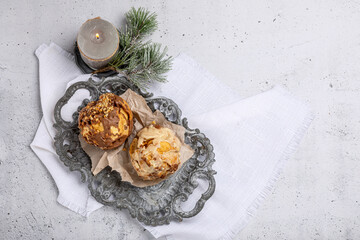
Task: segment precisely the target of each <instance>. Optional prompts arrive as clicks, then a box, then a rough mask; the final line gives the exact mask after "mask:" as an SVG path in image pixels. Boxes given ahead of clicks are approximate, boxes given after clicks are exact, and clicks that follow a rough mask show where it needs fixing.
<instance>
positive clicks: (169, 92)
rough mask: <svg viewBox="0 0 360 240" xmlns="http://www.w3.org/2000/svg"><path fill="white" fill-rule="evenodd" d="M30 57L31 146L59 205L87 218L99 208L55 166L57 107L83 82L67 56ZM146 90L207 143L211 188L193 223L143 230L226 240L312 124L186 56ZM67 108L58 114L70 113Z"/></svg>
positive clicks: (293, 108)
mask: <svg viewBox="0 0 360 240" xmlns="http://www.w3.org/2000/svg"><path fill="white" fill-rule="evenodd" d="M36 55H37V56H38V58H39V62H40V92H41V104H42V109H43V114H44V116H43V119H42V121H41V123H40V126H39V129H38V132H37V134H36V136H35V139H34V141H33V143H32V144H31V147H32V149H33V150H34V152H35V153H36V154H37V155H38V157H39V158H40V160H41V161H42V162H43V163H44V165H45V166H46V168H47V169H48V170H49V172H50V174H51V175H52V176H53V178H54V180H55V183H56V185H57V187H58V189H59V197H58V202H59V203H61V204H62V205H64V206H66V207H68V208H69V209H71V210H73V211H75V212H78V213H80V214H82V215H84V216H87V215H88V214H90V213H91V212H92V211H94V210H96V209H98V208H100V207H101V206H102V205H101V204H99V203H97V202H96V201H95V200H94V199H93V198H92V197H91V196H90V194H89V191H88V189H87V186H86V184H84V183H81V182H80V175H79V174H78V173H76V172H70V171H69V170H68V169H67V168H66V167H65V166H64V165H63V164H62V163H61V162H60V161H59V159H58V156H57V155H56V153H55V150H54V146H53V137H54V134H55V129H54V128H53V127H52V125H53V123H54V119H53V109H54V106H55V103H56V102H57V100H58V99H59V98H60V97H61V96H62V95H63V94H64V91H65V89H66V87H68V86H70V85H71V84H73V83H75V82H77V81H86V80H87V79H88V78H89V75H80V74H81V72H80V70H79V69H78V68H77V67H76V65H75V63H74V60H73V57H72V55H70V54H69V53H66V52H65V51H63V50H62V49H61V48H60V47H58V46H57V45H55V44H50V46H46V45H41V46H40V47H39V48H38V50H37V51H36ZM76 77H77V78H76ZM150 91H151V92H153V93H154V95H155V96H164V97H168V98H171V99H172V100H174V101H175V102H176V103H177V104H178V105H179V107H180V108H181V110H182V112H183V117H187V118H188V121H189V126H190V127H191V128H199V129H200V130H201V132H203V133H205V134H206V136H207V137H208V138H209V139H210V141H211V143H212V145H213V146H214V152H215V156H216V157H215V159H216V162H215V164H214V166H213V168H214V170H216V171H217V174H216V175H215V179H216V184H217V185H216V191H215V193H214V195H213V196H212V197H211V198H210V200H208V201H207V202H206V204H205V206H204V208H203V210H202V211H201V212H200V213H199V214H198V215H197V216H195V217H193V218H190V219H184V220H183V222H181V223H176V222H172V223H171V224H170V225H166V226H158V227H148V226H144V227H145V228H146V229H148V230H149V231H150V232H151V233H152V234H153V235H154V236H155V237H166V238H167V239H231V238H232V237H234V235H235V234H237V233H238V232H239V231H240V230H241V229H242V228H243V227H244V226H245V224H246V223H247V222H248V220H249V219H250V217H251V216H252V215H253V213H254V211H255V210H256V209H257V208H258V206H259V204H260V203H261V201H262V200H263V199H264V198H265V197H266V196H267V194H268V193H269V191H270V190H271V188H272V186H273V184H274V183H275V182H276V179H277V178H278V176H279V174H280V172H281V169H282V166H283V164H284V162H285V160H287V159H288V158H289V157H290V156H291V154H292V153H293V152H294V151H295V150H296V149H297V145H298V144H299V142H300V140H301V138H302V137H303V135H304V134H305V132H306V130H307V128H308V127H309V125H310V123H311V120H312V114H311V112H310V110H309V108H308V107H307V106H306V105H305V104H304V103H303V102H302V101H299V100H297V99H296V98H295V97H293V96H291V95H290V94H289V93H288V92H287V91H286V90H285V89H283V88H282V87H279V86H278V87H275V88H273V89H271V90H269V91H267V92H264V93H260V94H258V95H256V96H253V97H249V98H246V99H242V98H241V97H240V96H238V94H237V93H235V92H234V91H232V90H231V89H230V88H229V87H226V86H225V85H224V84H222V83H221V82H219V81H218V80H217V79H216V78H215V77H213V76H212V75H211V74H210V73H208V72H207V71H206V70H205V69H203V68H202V67H201V66H199V65H198V64H197V63H196V62H195V61H194V60H193V59H191V58H190V57H188V56H186V55H184V54H181V55H180V56H178V57H176V58H175V60H174V63H173V70H172V71H170V73H169V74H168V82H167V83H165V84H154V85H153V87H152V88H151V89H150ZM86 96H87V95H86V91H84V92H81V93H80V94H78V95H76V96H75V97H74V99H72V102H70V106H73V107H75V108H76V107H77V106H78V103H77V102H78V101H81V100H82V99H83V98H84V97H86ZM71 109H72V108H71V107H70V108H68V110H64V111H65V113H64V114H72V112H73V110H71ZM206 187H207V186H206V185H203V184H200V186H199V187H198V188H197V190H198V191H199V192H200V193H201V192H204V191H206ZM200 193H199V194H200ZM197 196H198V195H197ZM199 196H200V195H199ZM196 201H197V199H191V200H189V201H188V202H186V203H184V206H185V207H186V209H191V208H192V207H193V206H194V205H195V203H196Z"/></svg>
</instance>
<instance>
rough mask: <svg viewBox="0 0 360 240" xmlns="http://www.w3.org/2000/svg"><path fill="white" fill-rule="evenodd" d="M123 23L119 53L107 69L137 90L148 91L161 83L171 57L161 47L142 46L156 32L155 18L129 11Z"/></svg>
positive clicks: (154, 16)
mask: <svg viewBox="0 0 360 240" xmlns="http://www.w3.org/2000/svg"><path fill="white" fill-rule="evenodd" d="M126 23H127V25H126V27H125V29H124V30H123V31H119V36H120V42H119V52H118V53H117V55H116V56H115V58H114V59H113V60H112V62H111V63H110V64H109V65H110V66H111V67H113V68H115V69H116V70H117V71H118V72H121V73H123V74H125V75H126V76H127V77H128V79H129V80H130V81H132V82H133V83H134V84H135V85H136V86H138V87H139V88H141V89H146V88H148V87H149V85H150V83H152V82H153V81H158V82H165V81H166V76H165V74H166V73H167V72H168V71H169V70H170V69H171V63H172V57H169V56H167V55H166V52H167V48H166V47H165V48H161V44H159V43H151V41H146V42H143V40H144V38H145V37H146V36H148V35H150V34H151V33H153V32H154V31H155V30H156V29H157V26H158V23H157V20H156V14H155V13H150V12H149V11H148V10H146V9H144V8H138V9H135V8H131V10H130V11H129V12H128V13H127V14H126Z"/></svg>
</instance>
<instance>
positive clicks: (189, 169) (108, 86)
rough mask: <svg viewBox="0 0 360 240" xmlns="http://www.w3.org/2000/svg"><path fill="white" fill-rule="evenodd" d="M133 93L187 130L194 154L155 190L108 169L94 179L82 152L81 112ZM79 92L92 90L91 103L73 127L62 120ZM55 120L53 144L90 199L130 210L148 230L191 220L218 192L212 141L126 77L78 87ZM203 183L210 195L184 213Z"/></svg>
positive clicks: (175, 109)
mask: <svg viewBox="0 0 360 240" xmlns="http://www.w3.org/2000/svg"><path fill="white" fill-rule="evenodd" d="M129 88H130V89H132V90H133V91H135V92H136V93H138V94H140V95H141V96H143V97H144V98H145V100H146V102H147V104H148V106H149V107H150V108H151V109H152V110H153V111H155V110H159V111H160V112H161V113H163V114H164V116H165V118H166V119H167V120H169V121H171V122H173V123H176V124H180V125H182V126H184V127H185V129H186V132H185V142H186V143H187V144H189V145H190V146H191V147H192V148H193V149H194V150H195V153H194V155H193V156H192V157H191V159H189V160H188V161H187V162H186V163H185V164H184V165H183V166H182V168H181V169H179V170H178V171H176V172H175V173H174V174H173V175H172V176H171V177H169V178H168V179H166V180H164V181H162V182H161V183H159V184H157V185H155V186H150V187H144V188H138V187H135V186H133V185H131V184H130V183H128V182H125V181H122V180H121V176H120V174H119V173H118V172H116V171H112V169H111V168H110V167H106V168H104V169H103V170H102V171H101V172H100V173H99V174H97V175H96V176H94V175H93V174H92V173H91V160H90V158H89V156H88V155H87V154H86V153H85V152H84V151H83V150H82V148H81V146H80V142H79V140H78V135H79V129H78V127H77V121H78V116H79V111H80V110H81V109H82V108H83V107H84V106H86V104H88V103H89V102H90V101H95V100H97V99H98V98H99V96H100V95H101V94H103V93H106V92H113V93H115V94H117V95H121V94H122V93H124V92H125V91H126V90H127V89H129ZM79 89H86V90H88V91H89V94H90V98H89V99H85V100H83V102H82V104H81V105H80V106H79V107H78V109H77V111H75V112H74V114H73V115H72V121H71V122H69V121H65V120H64V119H63V118H62V116H61V109H62V108H63V107H64V106H65V105H66V104H67V103H68V101H69V100H70V98H71V97H72V96H73V95H74V94H75V92H76V91H78V90H79ZM54 117H55V122H56V123H55V124H54V127H55V128H56V129H57V134H56V137H55V143H54V144H55V148H56V153H57V154H58V155H59V158H60V160H61V161H62V162H63V163H64V164H65V165H66V166H67V167H69V169H70V170H71V171H79V172H80V173H81V179H82V181H83V182H87V184H88V188H89V190H90V192H91V194H92V195H93V196H94V198H95V199H96V200H97V201H98V202H100V203H102V204H104V205H108V206H114V207H117V208H119V209H127V210H128V211H129V213H130V215H131V216H132V217H134V218H137V219H138V220H139V221H141V222H143V223H144V224H146V225H152V226H158V225H163V224H169V223H170V222H171V221H182V219H183V218H190V217H193V216H195V215H196V214H198V213H199V212H200V211H201V210H202V208H203V206H204V204H205V202H206V201H207V200H208V199H209V198H210V197H211V196H212V195H213V193H214V191H215V185H216V184H215V179H214V174H216V172H215V171H214V170H213V169H212V164H213V163H214V162H215V154H214V152H213V146H212V145H211V143H210V140H209V139H208V138H207V137H206V136H205V135H204V134H203V133H201V132H200V130H199V129H190V128H189V127H188V122H187V119H186V118H181V110H180V109H179V107H178V106H177V105H176V103H175V102H173V101H172V100H171V99H168V98H164V97H157V98H154V97H153V95H152V94H150V93H145V92H143V91H141V90H140V89H139V88H137V87H136V86H135V85H133V84H132V83H131V82H129V81H128V80H127V79H126V78H125V77H121V76H115V77H108V78H103V79H101V80H98V81H97V80H95V79H92V78H90V79H89V80H88V81H85V82H77V83H74V84H73V85H71V86H70V87H69V88H68V89H67V91H66V93H65V95H64V96H63V97H62V98H61V99H59V101H58V102H57V104H56V106H55V110H54ZM199 179H203V180H205V181H206V182H207V183H208V188H207V190H206V191H205V192H204V193H203V194H202V195H201V197H200V199H199V200H197V202H196V204H195V206H194V208H193V209H192V210H190V211H184V210H182V208H181V205H182V203H183V202H185V201H187V200H188V198H189V196H190V195H191V194H192V193H193V192H194V190H195V188H196V187H197V186H198V184H199V183H198V180H199Z"/></svg>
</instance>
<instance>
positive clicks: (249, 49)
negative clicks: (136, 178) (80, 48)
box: [0, 0, 360, 240]
mask: <svg viewBox="0 0 360 240" xmlns="http://www.w3.org/2000/svg"><path fill="white" fill-rule="evenodd" d="M53 2H55V1H45V0H43V1H30V0H28V1H25V0H22V1H20V0H19V1H17V0H14V1H5V0H1V3H0V36H1V37H0V85H1V87H0V239H10V240H12V239H151V236H150V235H149V234H148V233H147V232H146V231H144V230H143V228H142V227H140V226H139V225H138V224H137V223H136V221H133V220H131V219H130V218H129V217H128V215H127V214H124V213H123V212H120V211H114V210H113V209H110V208H106V207H104V208H102V209H100V210H98V211H96V212H94V213H93V214H92V215H91V216H90V217H89V218H88V219H85V218H83V217H81V216H80V215H77V214H75V213H73V212H71V211H69V210H67V209H65V208H64V207H62V206H61V205H59V204H58V203H57V202H56V197H57V189H56V186H55V184H54V182H53V180H52V178H51V176H50V175H49V174H48V172H47V170H46V169H45V168H44V166H43V165H42V164H41V162H40V161H39V160H38V159H37V157H36V156H35V155H34V153H33V152H32V151H31V149H30V148H29V144H30V142H31V140H32V138H33V136H34V133H35V131H36V129H37V126H38V124H39V121H40V118H41V115H42V113H41V110H40V101H39V83H38V62H37V59H36V58H35V56H34V51H35V49H36V48H37V47H38V46H39V45H40V44H41V43H44V42H45V43H49V42H50V41H53V42H55V43H57V44H59V45H60V46H61V47H63V48H65V49H67V50H68V51H71V50H72V48H73V47H72V46H73V44H74V40H75V36H76V33H77V30H78V28H79V27H80V25H81V24H82V23H83V22H84V21H85V20H86V19H88V18H91V17H96V16H102V17H103V18H106V19H108V20H109V21H111V22H113V23H114V24H115V25H117V26H120V25H121V23H122V19H123V18H122V16H123V14H124V13H125V12H126V11H127V10H128V9H129V8H130V7H131V6H144V7H147V8H149V9H150V10H153V11H156V12H157V13H158V19H159V23H160V24H159V30H158V31H157V32H156V33H155V34H154V37H153V39H154V40H155V41H158V42H161V43H163V44H165V45H168V46H169V50H170V53H171V54H172V55H176V54H178V53H179V52H186V53H188V54H189V55H191V56H192V57H193V58H195V59H196V60H197V61H198V62H200V63H201V64H202V65H203V66H204V67H205V68H207V69H209V70H210V71H211V72H212V73H213V74H214V75H216V76H217V77H218V78H219V79H220V80H222V81H223V82H224V83H227V84H229V85H230V86H231V87H232V88H233V89H235V90H236V91H238V92H239V94H241V95H242V96H244V97H246V96H251V95H254V94H256V93H259V92H261V91H264V90H267V89H269V88H271V87H272V86H273V85H275V84H280V85H283V86H285V87H286V88H288V89H289V90H290V91H291V92H293V93H294V94H295V95H297V96H298V97H300V98H302V99H303V100H304V101H306V102H308V103H309V104H310V105H311V106H312V108H313V110H314V112H315V114H316V119H315V121H314V122H313V124H312V126H311V128H310V129H309V131H308V134H307V136H306V137H305V138H304V139H303V142H302V144H301V145H300V148H299V151H298V152H297V153H296V154H295V156H294V157H293V158H291V159H290V160H289V161H288V163H287V165H286V167H285V169H284V172H283V174H282V175H281V178H280V180H279V182H278V183H277V185H276V187H275V189H274V190H273V192H272V194H271V195H270V196H269V197H268V199H267V200H266V201H265V203H264V204H263V205H262V206H261V207H260V209H259V211H258V212H257V214H256V215H255V217H254V218H253V219H252V221H251V222H250V224H249V225H248V226H247V227H246V228H245V229H244V230H243V231H242V232H240V233H239V234H238V235H237V239H360V191H359V190H360V163H359V160H360V146H359V140H360V106H359V105H360V80H359V78H360V14H359V11H360V1H356V0H326V1H321V0H303V1H295V0H290V1H289V0H280V1H275V0H270V1H266V2H265V1H259V0H253V1H245V0H241V1H220V0H217V1H214V0H210V1H209V0H197V1H190V0H183V1H158V0H156V1H145V0H143V1H128V0H127V1H115V0H112V1H95V0H91V1H89V0H88V1H81V0H77V1H73V2H72V3H70V2H71V1H65V0H62V1H57V2H56V3H53Z"/></svg>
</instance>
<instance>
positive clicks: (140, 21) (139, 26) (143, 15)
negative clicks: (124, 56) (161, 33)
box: [126, 7, 158, 41]
mask: <svg viewBox="0 0 360 240" xmlns="http://www.w3.org/2000/svg"><path fill="white" fill-rule="evenodd" d="M126 23H127V26H128V31H129V35H130V36H131V38H132V41H137V40H140V39H142V38H144V37H145V36H146V35H150V34H152V33H153V32H154V31H155V30H156V29H157V26H158V23H157V21H156V14H155V13H150V12H149V11H148V10H146V9H144V8H138V9H137V10H136V9H135V8H134V7H132V8H131V10H130V11H129V12H128V13H127V14H126Z"/></svg>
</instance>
